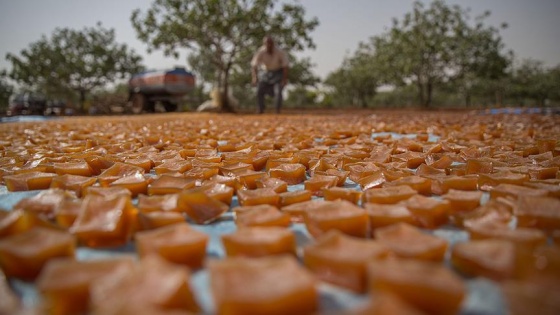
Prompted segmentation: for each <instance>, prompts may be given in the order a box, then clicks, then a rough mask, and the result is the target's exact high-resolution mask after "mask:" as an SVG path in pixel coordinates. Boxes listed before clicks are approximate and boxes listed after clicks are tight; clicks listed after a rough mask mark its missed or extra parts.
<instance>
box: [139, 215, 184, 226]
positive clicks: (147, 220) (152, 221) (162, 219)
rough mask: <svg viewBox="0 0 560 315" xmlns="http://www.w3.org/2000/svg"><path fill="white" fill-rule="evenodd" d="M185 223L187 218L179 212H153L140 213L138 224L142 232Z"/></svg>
mask: <svg viewBox="0 0 560 315" xmlns="http://www.w3.org/2000/svg"><path fill="white" fill-rule="evenodd" d="M183 222H185V216H184V214H182V213H179V212H172V211H152V212H148V213H142V212H140V213H138V224H139V228H140V229H142V230H153V229H157V228H160V227H164V226H168V225H172V224H177V223H183Z"/></svg>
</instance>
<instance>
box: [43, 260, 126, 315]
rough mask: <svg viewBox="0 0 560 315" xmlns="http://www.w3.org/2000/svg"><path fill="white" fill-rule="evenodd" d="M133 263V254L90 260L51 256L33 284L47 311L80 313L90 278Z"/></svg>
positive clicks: (85, 308) (86, 304)
mask: <svg viewBox="0 0 560 315" xmlns="http://www.w3.org/2000/svg"><path fill="white" fill-rule="evenodd" d="M133 266H134V261H133V259H132V257H122V258H115V259H104V260H91V261H76V260H74V259H68V258H58V259H52V260H50V261H49V262H48V263H47V264H46V266H45V268H43V270H42V271H41V274H40V275H39V277H38V278H37V281H36V285H37V289H38V290H39V291H40V292H41V293H42V295H43V297H44V298H45V300H46V305H45V306H46V308H47V309H48V310H49V313H50V314H82V313H86V312H87V311H88V307H89V293H90V286H91V284H92V282H94V281H95V280H97V279H98V278H100V277H104V276H105V277H110V276H111V274H113V273H119V272H123V271H125V270H128V269H131V268H132V267H133Z"/></svg>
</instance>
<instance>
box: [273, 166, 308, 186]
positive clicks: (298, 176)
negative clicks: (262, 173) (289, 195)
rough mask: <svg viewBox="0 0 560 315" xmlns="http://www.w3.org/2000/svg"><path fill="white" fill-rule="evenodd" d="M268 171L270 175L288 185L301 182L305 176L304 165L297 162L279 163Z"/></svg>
mask: <svg viewBox="0 0 560 315" xmlns="http://www.w3.org/2000/svg"><path fill="white" fill-rule="evenodd" d="M268 172H269V174H270V177H272V178H279V179H281V180H283V181H285V182H286V183H288V185H297V184H300V183H303V181H304V180H305V178H306V175H305V166H304V165H303V164H299V163H288V164H281V165H278V166H275V167H273V168H271V169H270V170H269V171H268Z"/></svg>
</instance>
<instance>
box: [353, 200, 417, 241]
mask: <svg viewBox="0 0 560 315" xmlns="http://www.w3.org/2000/svg"><path fill="white" fill-rule="evenodd" d="M364 207H365V209H366V211H367V214H368V216H369V224H370V227H371V230H372V234H373V233H375V230H376V229H378V228H380V227H384V226H389V225H393V224H395V223H401V222H402V223H408V224H411V225H415V224H417V223H416V220H415V219H414V217H413V216H412V213H411V212H410V211H409V210H408V208H407V207H406V206H405V205H404V204H402V203H399V204H394V205H386V204H376V203H366V204H365V206H364Z"/></svg>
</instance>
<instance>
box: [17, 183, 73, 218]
mask: <svg viewBox="0 0 560 315" xmlns="http://www.w3.org/2000/svg"><path fill="white" fill-rule="evenodd" d="M72 198H74V195H73V194H72V193H70V192H67V191H64V190H62V189H48V190H44V191H42V192H40V193H38V194H37V195H35V196H33V197H29V198H24V199H22V200H20V201H19V202H18V203H16V204H15V205H14V209H21V210H24V211H27V212H29V213H32V214H36V215H39V216H41V217H44V218H46V219H48V220H54V218H55V215H56V208H57V207H58V205H59V204H60V203H61V202H62V201H63V200H65V199H72Z"/></svg>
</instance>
